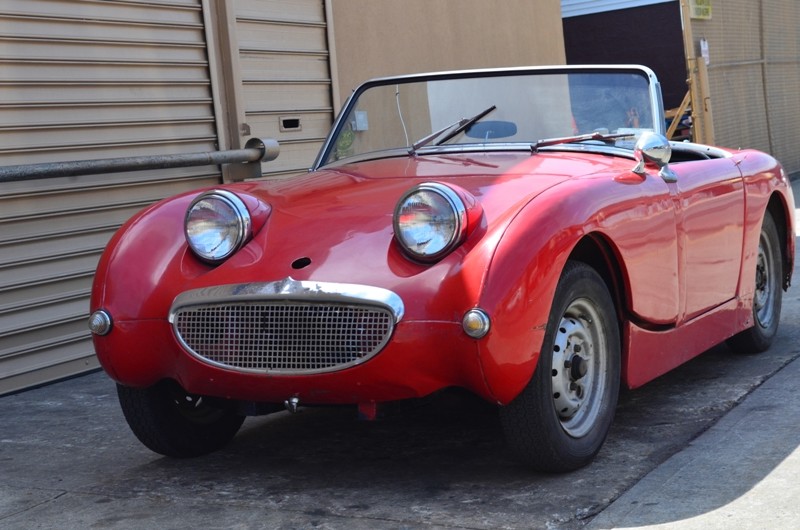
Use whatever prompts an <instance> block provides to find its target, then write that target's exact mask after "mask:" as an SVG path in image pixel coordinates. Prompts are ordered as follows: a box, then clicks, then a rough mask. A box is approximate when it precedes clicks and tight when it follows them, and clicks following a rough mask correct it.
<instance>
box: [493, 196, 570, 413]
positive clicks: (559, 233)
mask: <svg viewBox="0 0 800 530" xmlns="http://www.w3.org/2000/svg"><path fill="white" fill-rule="evenodd" d="M583 234H584V224H583V223H582V222H576V221H574V220H571V219H565V218H564V215H563V210H562V208H561V207H560V206H559V204H558V202H557V201H556V202H552V201H545V200H541V198H539V199H536V200H534V201H533V202H531V203H529V204H528V205H527V206H526V207H525V208H523V209H522V210H521V211H520V213H519V214H518V215H517V216H516V217H515V219H514V220H513V221H512V223H511V224H510V225H509V226H508V228H507V229H506V230H505V232H504V233H503V235H502V238H501V239H500V241H499V243H498V244H497V247H496V250H495V253H494V256H493V257H492V260H491V264H490V266H489V269H488V272H487V275H486V278H485V284H484V287H483V290H482V296H481V299H480V304H479V305H480V307H482V308H483V309H485V310H486V311H487V312H488V313H489V315H490V316H491V319H492V327H491V330H490V332H489V334H488V335H487V336H486V337H484V339H482V340H481V341H480V344H479V355H480V359H481V365H482V368H483V372H484V376H485V378H486V384H487V386H488V387H489V388H490V389H491V392H492V395H493V396H495V398H496V399H497V401H498V402H499V403H501V404H508V403H509V402H511V401H512V400H513V399H514V398H515V397H516V396H517V395H518V394H519V393H520V392H521V391H522V389H523V388H524V387H525V385H527V384H528V381H530V379H531V377H532V376H533V373H534V371H535V370H536V365H537V363H538V361H539V353H540V350H541V346H542V342H543V340H544V333H545V327H546V326H547V320H548V317H549V314H550V308H551V305H552V300H553V295H554V293H555V290H556V286H557V284H558V279H559V277H560V275H561V271H562V270H563V269H564V266H565V264H566V262H567V259H568V258H569V255H570V253H571V251H572V250H573V248H574V247H575V245H576V244H577V242H578V240H579V239H580V238H581V236H582V235H583Z"/></svg>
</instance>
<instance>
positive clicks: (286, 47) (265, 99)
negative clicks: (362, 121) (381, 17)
mask: <svg viewBox="0 0 800 530" xmlns="http://www.w3.org/2000/svg"><path fill="white" fill-rule="evenodd" d="M235 6H236V9H235V16H236V39H237V42H238V48H239V63H240V64H239V68H240V72H241V81H242V95H243V101H244V107H245V108H244V110H245V118H246V122H247V125H248V126H249V128H250V132H251V134H252V135H253V136H258V137H265V138H275V139H277V140H278V141H279V142H280V145H281V154H280V156H279V157H278V159H277V160H276V161H275V162H271V163H270V164H266V165H265V166H264V170H265V175H280V174H291V173H297V172H298V171H300V172H302V171H304V170H306V169H308V167H309V166H311V164H312V163H313V162H314V158H315V157H316V155H317V151H319V148H320V146H321V145H322V142H323V140H324V139H325V135H326V134H327V133H328V130H329V129H330V126H331V122H332V121H333V108H332V103H331V101H332V98H331V79H330V67H329V60H328V41H327V33H326V22H325V20H326V19H325V7H324V2H323V1H322V0H293V1H292V2H284V1H279V0H236V4H235Z"/></svg>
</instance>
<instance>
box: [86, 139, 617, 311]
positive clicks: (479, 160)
mask: <svg viewBox="0 0 800 530" xmlns="http://www.w3.org/2000/svg"><path fill="white" fill-rule="evenodd" d="M615 160H616V161H615ZM626 162H630V161H628V160H624V159H619V158H615V157H610V156H602V155H591V154H585V153H563V152H561V153H538V154H535V155H531V154H530V153H491V154H470V155H464V154H459V155H447V156H443V155H438V156H424V157H423V156H421V157H404V158H392V159H384V160H374V161H369V162H363V163H358V164H350V165H345V166H340V167H337V168H333V169H326V170H320V171H316V172H313V173H309V174H306V175H301V176H297V177H292V178H288V179H283V180H269V181H250V182H244V183H237V184H229V185H224V186H221V187H223V188H225V189H228V190H230V191H233V192H235V193H237V194H240V195H241V196H247V197H249V199H248V201H249V203H254V200H258V201H260V202H262V203H263V204H266V205H269V208H268V210H269V214H268V216H267V217H266V221H265V222H264V223H263V226H261V227H260V228H258V229H257V231H256V233H255V235H254V237H253V239H252V240H251V241H250V242H249V243H248V244H246V245H245V246H244V247H243V248H242V249H240V250H239V251H238V252H237V253H236V254H234V255H233V256H232V257H231V258H230V259H228V260H227V261H226V262H224V263H222V264H220V265H218V266H216V267H211V266H207V265H204V264H202V263H201V262H199V261H198V260H197V259H196V258H195V257H194V256H193V255H192V254H191V252H190V251H189V250H188V248H187V246H186V243H185V240H184V236H183V232H182V227H183V216H184V214H185V211H186V207H187V206H188V204H189V202H190V201H191V200H192V198H194V197H195V196H196V195H197V193H199V192H194V193H191V194H186V195H182V196H180V197H176V198H174V199H170V200H167V201H164V202H162V203H160V204H158V205H155V206H154V207H152V208H151V209H149V210H147V211H145V212H143V213H142V214H141V215H139V216H137V217H135V218H134V219H132V220H131V221H129V223H128V225H127V226H126V227H125V228H124V229H123V230H121V231H120V234H119V235H118V236H117V237H115V240H114V241H113V242H112V244H110V245H109V248H107V252H106V254H105V256H106V258H105V260H104V263H106V262H107V267H106V265H101V267H99V269H98V270H99V271H100V274H98V275H97V277H96V281H100V282H101V283H102V282H103V278H104V276H103V275H104V274H105V272H104V271H106V270H108V271H109V274H113V275H114V276H118V278H117V279H116V280H113V279H111V278H109V281H107V282H105V286H104V288H103V290H102V291H97V294H96V296H97V297H98V298H96V299H95V301H94V302H93V303H94V304H95V305H96V306H99V305H101V304H106V305H113V306H114V307H115V308H116V310H117V313H118V314H119V315H120V317H124V318H133V317H134V316H136V315H138V317H139V318H163V317H161V316H160V315H165V313H166V311H167V310H168V306H165V303H166V304H169V303H171V302H172V300H174V299H175V297H176V296H177V295H179V294H180V293H182V292H184V291H187V290H191V289H197V288H204V287H209V286H215V285H227V284H241V283H260V282H273V281H280V280H284V279H286V278H289V277H291V278H293V279H295V280H301V281H315V282H332V283H354V284H362V285H370V286H374V287H382V288H384V289H389V290H391V291H393V292H395V293H397V294H398V295H399V296H401V298H402V299H403V300H404V303H405V305H406V316H407V317H408V318H434V319H447V320H449V321H456V320H457V321H460V319H461V316H462V315H463V313H460V312H461V311H463V309H464V307H471V306H473V304H475V303H477V301H478V299H479V297H480V293H481V289H482V285H483V282H484V280H485V277H486V274H487V271H488V270H489V268H490V264H491V260H492V258H493V256H494V253H495V249H496V247H497V244H498V242H499V241H500V240H501V238H502V237H503V233H504V231H505V230H506V228H507V227H508V226H509V223H511V222H512V220H513V219H514V218H515V217H516V216H517V215H518V214H519V213H520V211H521V210H522V208H523V207H525V206H526V205H528V204H529V203H530V202H531V201H532V200H533V199H534V198H535V197H536V196H537V195H539V194H541V193H543V192H544V191H545V190H547V189H549V188H552V187H553V186H558V185H559V184H562V183H564V182H567V181H570V180H575V179H582V178H587V177H591V175H595V174H599V173H604V174H608V171H610V170H611V169H612V166H613V165H614V164H624V163H626ZM629 166H630V164H629V163H628V164H627V165H626V166H625V167H629ZM622 167H623V166H622V165H619V166H618V167H617V168H616V169H618V170H619V169H620V168H622ZM428 181H435V182H440V183H445V184H449V185H453V186H458V187H460V188H461V189H462V190H465V191H466V192H467V193H469V194H470V195H472V196H473V197H474V198H475V199H476V201H477V203H478V204H479V205H480V209H481V215H480V217H479V219H478V222H477V226H476V227H475V228H474V230H473V231H472V232H471V233H470V234H469V236H468V237H467V239H466V241H465V242H464V243H463V244H462V245H461V246H460V247H458V248H456V249H455V250H454V251H453V252H452V253H451V254H450V255H448V256H446V257H444V258H443V259H442V260H441V261H439V262H438V263H435V264H427V265H426V264H420V263H416V262H414V261H412V260H410V259H408V258H407V257H406V256H405V255H404V254H403V252H402V251H401V249H400V248H399V245H398V244H397V243H396V242H395V240H394V236H393V229H392V219H393V213H394V208H395V205H396V204H397V201H398V200H399V199H400V197H401V196H402V195H403V193H404V192H405V191H407V190H408V189H409V188H411V187H413V186H415V185H416V184H419V183H421V182H428ZM155 226H158V229H157V230H155V229H154V227H155ZM133 263H135V264H136V267H135V269H134V268H132V265H131V264H133ZM115 264H117V265H115ZM113 271H116V272H113ZM131 292H135V293H136V295H135V296H132V295H131ZM441 292H448V293H451V294H448V296H440V295H438V294H437V293H441ZM101 293H102V294H101ZM454 297H457V298H459V300H455V301H454V300H453V298H454Z"/></svg>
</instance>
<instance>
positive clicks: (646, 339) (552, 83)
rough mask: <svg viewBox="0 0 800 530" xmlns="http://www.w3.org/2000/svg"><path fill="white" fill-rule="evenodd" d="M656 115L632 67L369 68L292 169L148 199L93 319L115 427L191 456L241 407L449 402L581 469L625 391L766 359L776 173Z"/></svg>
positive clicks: (774, 301)
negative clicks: (480, 403)
mask: <svg viewBox="0 0 800 530" xmlns="http://www.w3.org/2000/svg"><path fill="white" fill-rule="evenodd" d="M664 121H665V120H664V115H663V107H662V102H661V93H660V88H659V83H658V81H657V79H656V77H655V75H654V74H653V72H652V71H651V70H649V69H647V68H644V67H640V66H591V67H546V68H517V69H502V70H480V71H467V72H445V73H434V74H424V75H413V76H404V77H396V78H385V79H377V80H373V81H369V82H367V83H365V84H363V85H362V86H361V87H359V88H358V89H357V90H356V91H355V92H354V93H353V95H352V97H351V98H350V99H349V100H348V102H347V104H346V106H345V107H344V109H343V111H342V113H341V115H340V116H339V117H338V119H337V120H336V122H335V124H334V126H333V128H332V131H331V133H330V135H329V137H328V138H327V140H326V141H325V143H324V146H323V147H322V149H321V151H320V154H319V156H318V158H317V160H316V162H315V163H314V165H313V167H312V168H311V170H310V171H309V172H308V173H307V174H303V175H300V176H297V177H294V178H290V179H283V180H273V181H269V180H267V181H249V182H242V183H236V184H224V185H219V186H215V187H214V188H212V189H204V190H198V191H195V192H192V193H186V194H183V195H180V196H177V197H173V198H169V199H166V200H163V201H161V202H159V203H157V204H155V205H153V206H152V207H150V208H147V209H146V210H144V211H143V212H141V213H140V214H138V215H136V216H135V217H134V218H133V219H131V220H130V221H129V222H128V223H127V224H125V226H123V227H122V228H121V229H120V230H119V232H118V233H117V234H116V235H115V236H114V238H113V239H112V240H111V242H110V243H109V245H108V247H107V249H106V251H105V253H104V254H103V257H102V259H101V261H100V263H99V266H98V268H97V274H96V277H95V283H94V289H93V294H92V301H91V312H92V315H91V317H90V324H89V325H90V328H91V330H92V332H93V338H94V345H95V348H96V351H97V355H98V357H99V359H100V362H101V363H102V366H103V367H104V369H105V370H106V371H107V372H108V374H109V375H110V376H111V377H112V378H113V379H114V380H115V381H116V382H117V383H118V394H119V400H120V403H121V406H122V410H123V411H124V414H125V417H126V419H127V421H128V423H129V425H130V427H131V429H132V430H133V432H134V433H135V434H136V436H137V437H138V438H139V439H140V440H141V441H142V442H143V443H144V444H145V445H146V446H147V447H149V448H150V449H152V450H153V451H155V452H158V453H161V454H164V455H169V456H175V457H186V456H195V455H201V454H205V453H208V452H211V451H214V450H216V449H218V448H220V447H222V446H223V445H225V444H226V443H227V442H229V441H230V440H231V439H232V438H233V437H234V435H235V434H236V432H237V430H238V429H239V427H240V425H241V424H242V421H243V419H244V417H245V416H247V415H256V414H264V413H268V412H274V411H276V410H278V409H283V408H284V407H285V408H288V409H289V410H292V411H294V410H296V409H297V407H303V406H312V405H323V404H326V405H327V404H339V405H352V406H354V407H355V408H357V410H358V411H359V413H360V414H361V415H362V416H363V417H367V418H373V417H374V416H375V414H376V412H377V411H378V409H379V407H380V405H381V404H384V403H387V402H390V401H394V400H402V399H408V398H417V397H422V396H426V395H429V394H431V393H434V392H436V391H439V390H442V389H445V388H448V387H460V388H464V389H467V390H469V391H471V392H473V393H474V394H477V395H478V396H480V397H481V398H483V399H485V400H487V401H489V402H491V403H494V404H496V405H497V406H498V410H499V414H500V417H501V420H502V421H501V424H502V427H503V431H504V433H505V436H506V438H507V441H508V444H509V446H510V447H511V449H512V451H513V452H514V453H515V454H516V455H518V457H519V458H520V459H521V460H522V461H524V462H526V463H528V464H529V465H530V466H532V467H533V468H535V469H538V470H545V471H568V470H572V469H576V468H578V467H581V466H584V465H586V464H588V463H589V462H591V461H592V459H593V458H594V457H595V455H596V454H597V452H598V451H599V450H600V448H601V446H602V444H603V442H604V440H605V438H606V435H607V432H608V430H609V426H610V425H611V423H612V420H613V416H614V410H615V407H616V404H617V395H618V392H619V389H620V386H621V385H625V386H626V387H630V388H634V387H638V386H640V385H643V384H645V383H646V382H648V381H650V380H652V379H653V378H656V377H658V376H659V375H661V374H663V373H665V372H667V371H668V370H670V369H672V368H674V367H676V366H678V365H680V364H681V363H684V362H685V361H687V360H689V359H691V358H692V357H693V356H696V355H698V354H699V353H701V352H703V351H704V350H706V349H708V348H710V347H712V346H714V345H716V344H718V343H722V342H725V341H727V343H728V344H729V345H730V347H731V348H732V349H733V350H738V351H742V352H751V353H755V352H759V351H763V350H765V349H766V348H768V347H769V345H770V342H771V341H772V340H773V338H774V337H775V334H776V331H777V328H778V321H779V319H780V313H781V297H782V292H783V291H784V290H785V289H787V288H788V286H789V283H790V279H791V271H792V266H793V259H794V244H795V239H794V235H793V234H794V227H793V222H794V219H793V217H794V215H793V213H794V202H793V201H794V199H793V197H792V194H791V188H790V187H789V185H788V179H787V176H786V174H785V172H784V170H783V169H782V168H781V166H780V165H779V163H778V162H776V161H775V160H774V159H773V158H771V157H770V156H768V155H766V154H764V153H761V152H757V151H753V150H728V149H722V148H718V147H710V146H705V145H698V144H693V143H673V142H669V141H668V140H667V139H666V138H665V137H664V128H665V123H664Z"/></svg>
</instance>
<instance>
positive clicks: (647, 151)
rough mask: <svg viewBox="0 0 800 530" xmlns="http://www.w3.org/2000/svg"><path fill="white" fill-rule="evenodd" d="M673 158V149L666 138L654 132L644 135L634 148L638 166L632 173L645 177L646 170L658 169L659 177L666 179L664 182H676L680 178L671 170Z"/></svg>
mask: <svg viewBox="0 0 800 530" xmlns="http://www.w3.org/2000/svg"><path fill="white" fill-rule="evenodd" d="M671 156H672V147H670V145H669V140H667V138H666V136H664V135H662V134H658V133H654V132H646V133H643V134H642V135H641V136H640V137H639V139H638V140H637V141H636V145H635V146H634V148H633V157H634V158H635V159H636V166H635V167H634V168H633V170H632V171H633V172H634V173H636V174H637V175H642V176H644V175H645V174H646V171H645V168H650V169H658V176H659V177H661V178H662V179H664V182H676V181H677V180H678V176H677V175H676V174H675V172H674V171H672V170H671V169H670V168H669V159H670V157H671Z"/></svg>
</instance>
